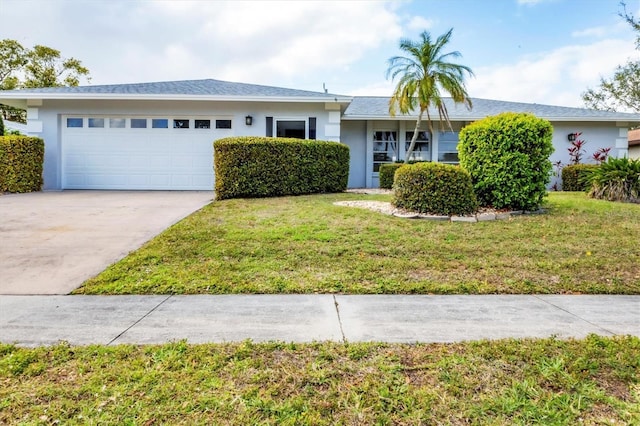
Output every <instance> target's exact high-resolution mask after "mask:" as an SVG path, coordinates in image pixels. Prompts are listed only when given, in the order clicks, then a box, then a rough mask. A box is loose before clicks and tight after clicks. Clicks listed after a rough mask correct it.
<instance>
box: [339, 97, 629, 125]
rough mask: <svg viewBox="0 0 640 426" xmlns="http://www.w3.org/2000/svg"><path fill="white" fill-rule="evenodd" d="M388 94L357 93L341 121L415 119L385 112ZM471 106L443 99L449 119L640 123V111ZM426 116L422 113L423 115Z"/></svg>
mask: <svg viewBox="0 0 640 426" xmlns="http://www.w3.org/2000/svg"><path fill="white" fill-rule="evenodd" d="M389 100H390V98H389V97H374V96H357V97H354V98H353V101H352V102H351V104H350V105H349V106H348V107H347V109H346V110H345V113H344V117H343V120H389V119H394V120H415V119H416V117H417V116H418V111H417V110H414V111H413V112H412V113H411V114H406V115H404V114H401V113H399V112H398V113H396V115H395V116H394V117H391V115H390V114H389ZM472 102H473V108H472V109H471V110H469V109H467V107H466V106H464V105H461V104H455V103H454V102H453V100H452V99H451V98H445V105H446V107H447V111H448V113H449V119H450V120H452V121H454V120H456V121H474V120H479V119H482V118H485V117H487V116H490V115H497V114H500V113H503V112H506V111H509V112H529V113H532V114H534V115H536V116H537V117H540V118H545V119H547V120H551V121H626V122H640V114H629V113H620V112H611V111H598V110H593V109H586V108H570V107H560V106H552V105H541V104H528V103H522V102H507V101H496V100H491V99H480V98H472ZM429 114H430V115H431V118H432V119H434V118H435V119H438V112H437V111H436V110H435V109H429ZM425 117H426V115H425Z"/></svg>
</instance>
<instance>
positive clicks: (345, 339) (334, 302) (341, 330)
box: [333, 294, 349, 343]
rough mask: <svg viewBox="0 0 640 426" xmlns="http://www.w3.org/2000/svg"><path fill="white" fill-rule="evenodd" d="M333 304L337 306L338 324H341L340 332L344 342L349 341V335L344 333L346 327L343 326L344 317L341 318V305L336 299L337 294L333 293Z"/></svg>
mask: <svg viewBox="0 0 640 426" xmlns="http://www.w3.org/2000/svg"><path fill="white" fill-rule="evenodd" d="M333 304H334V306H335V307H336V315H338V325H339V326H340V334H342V342H343V343H349V342H347V337H346V336H345V335H344V329H343V328H342V319H341V318H340V305H339V304H338V300H337V299H336V295H335V294H334V295H333Z"/></svg>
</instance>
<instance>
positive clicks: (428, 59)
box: [387, 28, 474, 159]
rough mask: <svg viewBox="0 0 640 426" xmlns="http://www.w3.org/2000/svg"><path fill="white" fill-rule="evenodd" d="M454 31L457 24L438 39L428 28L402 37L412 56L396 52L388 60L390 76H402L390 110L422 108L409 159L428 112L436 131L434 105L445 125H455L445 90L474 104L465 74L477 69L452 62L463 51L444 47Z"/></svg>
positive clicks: (405, 111) (458, 99)
mask: <svg viewBox="0 0 640 426" xmlns="http://www.w3.org/2000/svg"><path fill="white" fill-rule="evenodd" d="M452 32H453V28H451V29H450V30H449V31H447V32H446V33H445V34H443V35H441V36H439V37H438V38H437V39H436V40H435V42H434V41H432V39H431V35H430V34H429V32H428V31H424V32H423V33H422V34H420V40H419V41H413V40H409V39H402V40H400V49H401V50H402V51H404V52H406V53H407V54H408V56H394V57H392V58H390V59H389V61H388V64H389V68H388V69H387V78H389V77H391V80H395V78H396V77H399V80H398V83H397V84H396V87H395V89H394V91H393V96H392V97H391V101H390V102H389V113H390V114H391V115H392V116H394V115H395V114H396V112H397V111H400V112H401V113H402V114H410V113H411V112H413V111H414V110H415V109H416V107H418V108H419V110H418V118H417V120H416V127H415V130H414V132H413V137H412V138H411V143H410V145H409V149H408V150H407V152H406V155H405V159H409V158H411V154H412V153H413V150H414V148H415V144H416V139H417V137H418V133H419V130H420V124H421V123H422V117H423V115H424V114H426V116H427V124H428V126H429V130H430V131H431V134H432V135H433V133H434V132H433V123H432V121H431V114H430V112H429V108H430V107H435V110H436V111H437V112H438V117H439V119H440V123H441V126H442V127H444V126H443V124H444V123H446V124H447V125H448V126H449V128H451V123H450V122H449V114H448V112H447V104H446V102H447V99H446V98H445V97H444V93H443V92H446V93H448V94H449V96H450V97H451V98H452V100H453V102H454V103H456V104H458V103H462V104H464V105H466V106H467V107H468V108H471V106H472V102H471V99H470V98H469V95H468V94H467V90H466V88H465V84H464V79H465V74H468V75H469V76H473V75H474V74H473V71H472V70H471V68H469V67H467V66H465V65H461V64H457V63H454V62H450V60H451V59H454V58H459V57H460V56H461V54H460V52H458V51H453V52H447V53H445V52H444V48H445V47H446V45H447V43H449V41H450V40H451V34H452Z"/></svg>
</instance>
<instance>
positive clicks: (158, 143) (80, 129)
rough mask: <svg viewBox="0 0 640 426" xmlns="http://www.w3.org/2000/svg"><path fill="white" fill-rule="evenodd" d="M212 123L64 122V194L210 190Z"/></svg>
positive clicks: (215, 121) (217, 128) (215, 135)
mask: <svg viewBox="0 0 640 426" xmlns="http://www.w3.org/2000/svg"><path fill="white" fill-rule="evenodd" d="M231 127H232V120H231V119H230V118H215V117H195V118H194V117H188V118H187V117H184V118H182V117H181V118H175V117H150V116H149V117H113V116H112V117H101V116H84V117H83V116H77V115H74V116H63V117H62V187H63V188H64V189H123V190H124V189H139V190H144V189H147V190H148V189H151V190H153V189H155V190H205V191H211V190H213V176H214V175H213V141H214V140H216V139H219V138H222V137H227V136H232V134H233V131H232V128H231Z"/></svg>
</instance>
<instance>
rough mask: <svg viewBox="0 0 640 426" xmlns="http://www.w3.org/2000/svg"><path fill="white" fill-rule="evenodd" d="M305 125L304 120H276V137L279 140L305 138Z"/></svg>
mask: <svg viewBox="0 0 640 426" xmlns="http://www.w3.org/2000/svg"><path fill="white" fill-rule="evenodd" d="M306 125H307V123H306V122H305V121H304V120H278V122H277V123H276V136H277V137H279V138H297V139H305V138H306Z"/></svg>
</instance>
